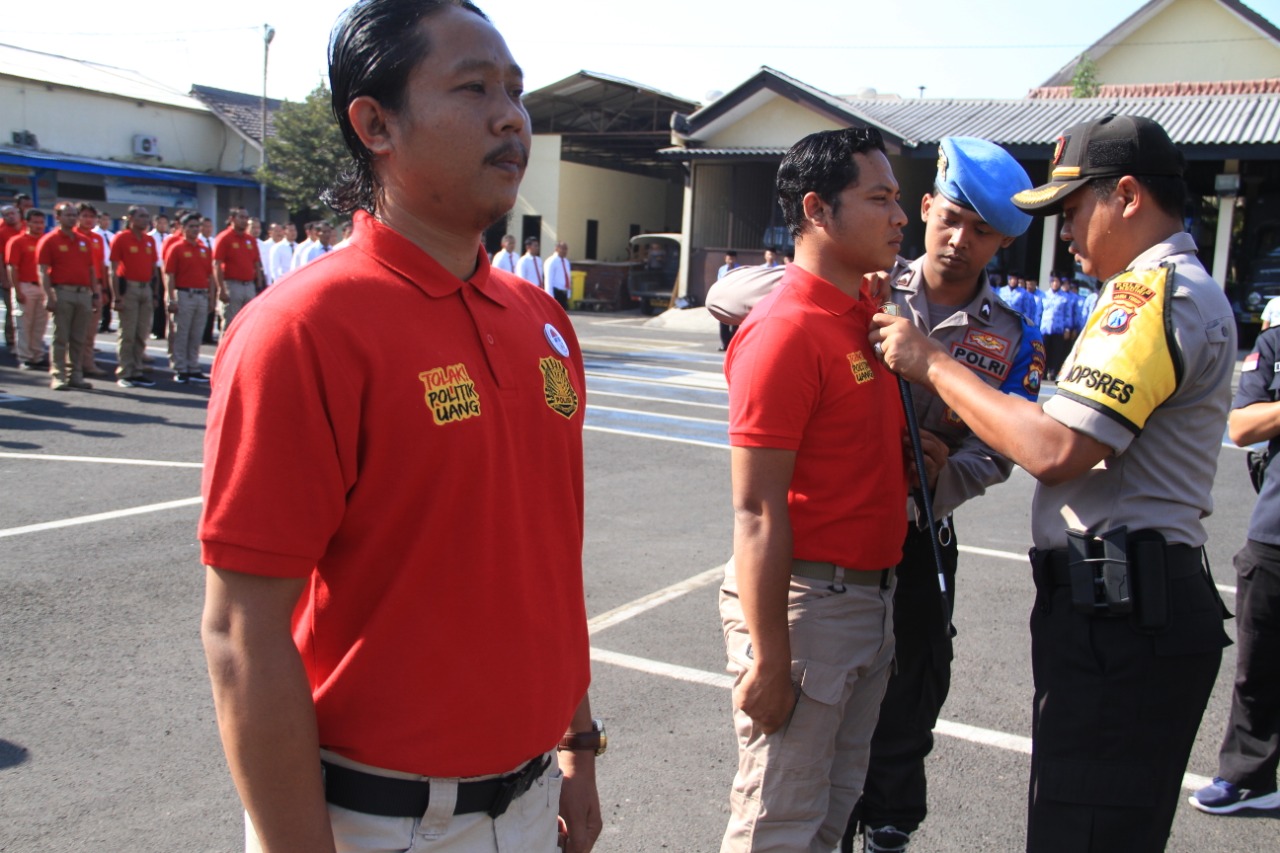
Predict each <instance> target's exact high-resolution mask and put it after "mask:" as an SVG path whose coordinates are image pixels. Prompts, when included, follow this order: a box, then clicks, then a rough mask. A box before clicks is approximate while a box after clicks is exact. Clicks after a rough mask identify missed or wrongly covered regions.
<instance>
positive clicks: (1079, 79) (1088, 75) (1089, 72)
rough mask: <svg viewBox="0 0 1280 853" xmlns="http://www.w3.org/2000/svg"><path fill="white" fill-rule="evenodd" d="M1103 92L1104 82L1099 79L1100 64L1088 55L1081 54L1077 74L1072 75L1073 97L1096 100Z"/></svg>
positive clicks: (1077, 64)
mask: <svg viewBox="0 0 1280 853" xmlns="http://www.w3.org/2000/svg"><path fill="white" fill-rule="evenodd" d="M1100 91H1102V81H1100V80H1099V79H1098V64H1097V63H1096V62H1094V61H1093V57H1091V56H1089V54H1087V53H1082V54H1080V61H1078V62H1077V63H1076V70H1075V73H1073V74H1072V75H1071V97H1073V98H1096V97H1098V92H1100Z"/></svg>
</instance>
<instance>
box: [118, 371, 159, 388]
mask: <svg viewBox="0 0 1280 853" xmlns="http://www.w3.org/2000/svg"><path fill="white" fill-rule="evenodd" d="M125 381H126V382H128V383H130V384H131V385H132V386H133V387H135V388H154V387H156V382H155V380H154V379H148V378H147V377H145V376H143V375H142V374H141V373H139V374H138V375H137V376H130V377H129V378H128V379H127V380H125Z"/></svg>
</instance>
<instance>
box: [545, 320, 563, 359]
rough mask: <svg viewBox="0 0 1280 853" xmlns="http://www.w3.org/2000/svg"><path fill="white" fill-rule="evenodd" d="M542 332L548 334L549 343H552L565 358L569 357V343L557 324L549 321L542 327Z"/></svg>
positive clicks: (552, 346)
mask: <svg viewBox="0 0 1280 853" xmlns="http://www.w3.org/2000/svg"><path fill="white" fill-rule="evenodd" d="M542 333H543V334H544V335H546V336H547V343H549V344H551V348H552V349H553V350H555V351H556V352H558V353H560V355H562V356H564V357H565V358H568V357H569V344H568V343H567V342H566V341H565V339H564V335H562V334H560V331H559V330H558V329H556V327H555V326H553V325H551V324H550V323H548V324H547V325H545V326H543V327H542Z"/></svg>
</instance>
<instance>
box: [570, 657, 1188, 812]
mask: <svg viewBox="0 0 1280 853" xmlns="http://www.w3.org/2000/svg"><path fill="white" fill-rule="evenodd" d="M591 659H592V660H593V661H598V662H599V663H604V664H609V665H611V666H618V667H622V668H623V669H630V670H633V671H635V672H643V673H647V674H649V675H658V676H661V677H663V678H671V679H674V680H676V681H684V682H688V683H690V684H705V685H707V686H708V687H719V688H722V689H725V690H728V689H731V688H732V687H733V677H732V676H730V675H728V674H726V673H720V672H706V671H704V670H701V669H694V668H693V667H690V666H680V665H679V664H674V663H663V662H662V661H656V660H649V659H647V658H640V657H636V656H634V655H624V654H622V653H620V652H611V651H609V650H607V649H599V648H596V647H595V646H592V647H591ZM933 731H934V733H935V734H940V735H945V736H946V737H950V738H955V739H956V740H963V741H968V742H969V743H976V744H980V745H982V746H993V747H995V748H996V749H1003V750H1007V751H1009V752H1018V753H1022V754H1023V755H1030V754H1031V738H1029V737H1023V736H1022V735H1011V734H1009V733H1008V732H1000V731H996V730H994V729H983V728H979V727H978V726H970V725H966V724H964V723H956V722H952V721H951V720H941V719H940V720H938V725H936V726H935V727H934V729H933ZM1211 781H1212V780H1211V779H1209V778H1208V777H1206V776H1200V775H1197V774H1195V773H1185V774H1183V776H1182V787H1183V788H1186V789H1187V790H1188V791H1198V790H1200V789H1201V788H1203V787H1204V786H1205V785H1208V784H1209V783H1210V782H1211Z"/></svg>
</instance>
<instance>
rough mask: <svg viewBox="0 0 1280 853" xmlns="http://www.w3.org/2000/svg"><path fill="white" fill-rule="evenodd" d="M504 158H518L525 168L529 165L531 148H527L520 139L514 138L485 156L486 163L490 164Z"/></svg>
mask: <svg viewBox="0 0 1280 853" xmlns="http://www.w3.org/2000/svg"><path fill="white" fill-rule="evenodd" d="M503 160H516V161H517V162H519V163H520V168H521V169H523V168H525V167H526V166H528V165H529V149H528V148H525V147H524V144H523V143H522V142H520V140H518V139H513V140H511V141H510V142H507V143H505V144H503V145H500V146H498V147H497V148H495V149H493V150H492V151H490V152H489V153H488V154H486V155H485V156H484V162H485V164H486V165H490V166H492V165H494V164H495V163H498V162H501V161H503Z"/></svg>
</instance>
